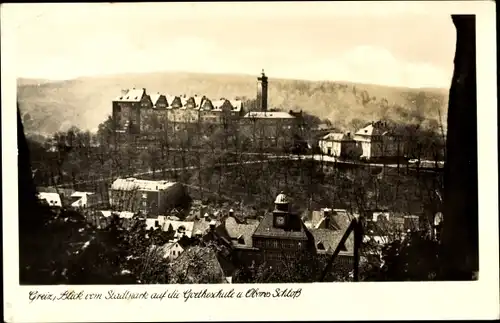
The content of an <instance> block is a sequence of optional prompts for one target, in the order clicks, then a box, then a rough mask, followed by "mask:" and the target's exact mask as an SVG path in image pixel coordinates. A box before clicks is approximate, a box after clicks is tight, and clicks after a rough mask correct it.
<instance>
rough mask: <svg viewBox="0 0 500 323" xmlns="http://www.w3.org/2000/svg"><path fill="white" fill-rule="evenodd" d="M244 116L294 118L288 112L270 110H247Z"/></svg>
mask: <svg viewBox="0 0 500 323" xmlns="http://www.w3.org/2000/svg"><path fill="white" fill-rule="evenodd" d="M244 118H255V119H295V117H294V116H292V115H291V114H290V113H288V112H283V111H272V112H265V111H251V112H248V113H247V114H246V115H245V116H244Z"/></svg>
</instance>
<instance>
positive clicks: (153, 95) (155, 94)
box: [149, 93, 161, 106]
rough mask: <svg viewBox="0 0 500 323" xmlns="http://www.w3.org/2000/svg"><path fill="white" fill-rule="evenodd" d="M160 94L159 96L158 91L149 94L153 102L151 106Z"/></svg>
mask: <svg viewBox="0 0 500 323" xmlns="http://www.w3.org/2000/svg"><path fill="white" fill-rule="evenodd" d="M160 96H161V94H160V93H153V94H150V95H149V97H150V98H151V102H153V106H154V105H156V102H158V100H159V99H160Z"/></svg>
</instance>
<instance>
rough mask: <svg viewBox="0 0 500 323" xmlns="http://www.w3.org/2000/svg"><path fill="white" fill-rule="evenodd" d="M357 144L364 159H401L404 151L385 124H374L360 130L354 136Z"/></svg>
mask: <svg viewBox="0 0 500 323" xmlns="http://www.w3.org/2000/svg"><path fill="white" fill-rule="evenodd" d="M354 140H355V141H356V144H357V145H358V146H359V147H360V148H361V152H362V153H361V158H362V159H367V160H370V159H377V158H391V157H399V155H401V154H402V149H401V146H400V143H399V142H398V140H397V137H396V136H394V135H393V134H392V133H391V131H390V130H389V129H388V127H387V125H386V123H384V122H380V121H379V122H372V123H370V124H369V125H367V126H366V127H364V128H361V129H360V130H358V131H357V132H356V133H355V135H354Z"/></svg>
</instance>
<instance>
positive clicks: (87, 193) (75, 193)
mask: <svg viewBox="0 0 500 323" xmlns="http://www.w3.org/2000/svg"><path fill="white" fill-rule="evenodd" d="M92 194H94V193H92V192H78V191H77V192H74V193H73V194H71V197H84V196H86V195H92Z"/></svg>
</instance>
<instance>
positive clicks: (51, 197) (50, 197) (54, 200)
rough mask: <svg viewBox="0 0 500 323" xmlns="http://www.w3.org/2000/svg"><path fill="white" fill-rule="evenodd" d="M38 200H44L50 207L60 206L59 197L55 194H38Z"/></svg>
mask: <svg viewBox="0 0 500 323" xmlns="http://www.w3.org/2000/svg"><path fill="white" fill-rule="evenodd" d="M38 198H39V199H41V200H45V201H46V202H47V203H48V204H49V205H51V206H62V203H61V197H60V196H59V194H57V193H46V192H39V193H38Z"/></svg>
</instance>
